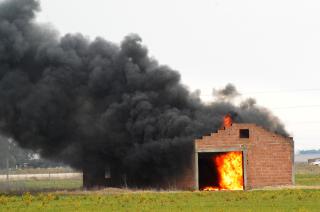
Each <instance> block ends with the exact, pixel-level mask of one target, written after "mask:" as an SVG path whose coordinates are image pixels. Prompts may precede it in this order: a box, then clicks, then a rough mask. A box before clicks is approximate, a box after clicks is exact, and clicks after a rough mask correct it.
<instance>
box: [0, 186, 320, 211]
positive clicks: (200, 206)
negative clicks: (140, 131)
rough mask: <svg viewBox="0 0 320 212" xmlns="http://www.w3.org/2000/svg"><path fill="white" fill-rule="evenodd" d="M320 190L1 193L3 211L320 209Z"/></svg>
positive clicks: (0, 200) (0, 209) (0, 203)
mask: <svg viewBox="0 0 320 212" xmlns="http://www.w3.org/2000/svg"><path fill="white" fill-rule="evenodd" d="M319 199H320V190H276V191H249V192H243V191H233V192H230V191H222V192H133V193H132V192H131V193H122V194H103V193H89V194H82V195H79V194H55V193H46V194H37V195H31V194H30V193H26V194H24V195H22V196H0V211H6V210H10V211H254V212H255V211H319V210H320V201H319Z"/></svg>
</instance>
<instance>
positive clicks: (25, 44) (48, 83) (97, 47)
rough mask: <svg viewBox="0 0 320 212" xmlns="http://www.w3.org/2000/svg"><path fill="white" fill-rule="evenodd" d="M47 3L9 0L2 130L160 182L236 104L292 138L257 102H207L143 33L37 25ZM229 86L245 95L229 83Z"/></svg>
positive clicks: (0, 83) (248, 118)
mask: <svg viewBox="0 0 320 212" xmlns="http://www.w3.org/2000/svg"><path fill="white" fill-rule="evenodd" d="M38 9H39V5H38V3H37V1H35V0H6V1H2V2H1V4H0V129H1V132H2V133H3V134H5V135H6V136H10V137H13V138H14V139H15V140H16V141H17V142H18V143H19V145H21V146H22V147H24V148H29V149H33V150H37V151H39V152H40V153H41V155H42V156H43V157H45V158H48V159H52V160H56V161H63V162H64V163H66V164H69V165H71V166H73V167H74V168H77V169H82V170H84V171H88V170H89V171H88V172H90V170H93V169H96V170H99V169H101V170H103V174H104V170H109V171H110V173H111V176H112V177H113V179H117V180H118V181H119V182H118V183H119V184H121V183H123V182H124V181H125V183H127V184H128V185H130V186H150V185H152V186H153V185H156V184H161V183H165V182H166V181H167V179H169V178H171V177H174V176H176V175H178V174H179V173H180V171H181V170H182V169H183V168H185V166H186V165H188V161H189V160H190V154H191V152H192V144H193V140H194V138H196V137H200V136H201V135H204V134H207V133H210V132H213V131H215V130H217V129H218V128H219V127H220V126H221V120H222V116H224V115H225V114H226V113H228V112H230V111H233V112H234V113H236V114H237V117H236V121H238V122H254V123H257V124H259V125H261V126H263V127H265V128H267V129H269V130H272V131H275V132H278V133H280V134H282V135H287V133H286V131H285V130H284V127H283V125H282V124H281V123H280V122H279V120H278V119H277V118H276V117H274V116H273V115H272V114H271V113H270V112H269V111H268V110H266V109H262V108H259V107H257V106H255V104H252V102H251V103H250V102H246V103H243V105H241V106H240V107H237V106H235V105H232V104H230V103H228V102H225V101H217V102H214V103H212V104H210V105H206V104H203V103H202V102H201V100H200V98H199V95H197V94H196V93H189V92H188V90H187V89H186V88H185V86H184V85H182V84H181V83H180V74H179V73H178V72H177V71H175V70H172V69H171V68H170V67H168V66H164V65H159V64H158V62H157V61H156V60H154V59H152V58H150V57H149V56H148V49H147V48H146V47H145V46H144V45H143V44H142V41H141V38H140V37H139V36H138V35H128V36H127V37H125V38H124V40H123V41H122V43H121V45H116V44H114V43H111V42H109V41H106V40H104V39H103V38H96V39H95V40H93V41H91V40H88V39H87V38H86V37H85V36H83V35H81V34H67V35H65V36H63V37H59V36H57V33H56V32H55V30H53V29H50V28H48V27H46V26H42V25H39V24H37V23H35V22H34V18H35V13H36V12H37V11H38ZM219 93H221V94H223V95H225V96H228V95H234V94H235V93H237V92H236V89H235V88H234V87H233V86H231V85H229V86H227V88H226V90H225V91H223V92H219ZM93 175H94V174H93ZM93 184H94V183H93Z"/></svg>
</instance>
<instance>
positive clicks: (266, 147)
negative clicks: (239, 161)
mask: <svg viewBox="0 0 320 212" xmlns="http://www.w3.org/2000/svg"><path fill="white" fill-rule="evenodd" d="M240 129H249V133H250V135H249V138H240V137H239V130H240ZM229 150H230V151H243V154H244V159H245V161H244V169H245V170H244V174H245V189H252V188H259V187H264V186H278V185H292V184H294V177H293V161H294V144H293V140H292V138H288V137H283V136H280V135H277V134H274V133H271V132H269V131H267V130H265V129H263V128H262V127H259V126H257V125H255V124H237V123H235V124H233V125H232V126H231V127H229V128H227V129H225V130H219V131H218V132H217V133H212V134H211V135H210V136H204V137H203V138H202V139H198V140H196V141H195V155H193V156H192V157H193V158H195V159H194V162H193V163H192V164H191V167H190V169H188V170H186V172H185V173H184V174H183V177H182V178H181V179H180V180H179V183H178V184H177V187H178V188H181V189H190V188H197V180H198V178H197V164H196V157H195V156H196V155H197V154H198V152H211V151H212V152H219V151H221V152H222V151H229Z"/></svg>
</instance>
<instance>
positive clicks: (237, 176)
mask: <svg viewBox="0 0 320 212" xmlns="http://www.w3.org/2000/svg"><path fill="white" fill-rule="evenodd" d="M212 162H213V163H214V164H215V167H216V169H217V175H218V177H217V179H218V183H217V184H218V186H206V187H204V188H203V190H204V191H216V190H243V168H242V152H227V153H224V154H220V155H217V156H215V157H212Z"/></svg>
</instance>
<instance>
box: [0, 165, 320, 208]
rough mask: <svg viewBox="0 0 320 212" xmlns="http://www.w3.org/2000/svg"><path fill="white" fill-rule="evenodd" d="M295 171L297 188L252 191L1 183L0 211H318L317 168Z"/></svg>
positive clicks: (319, 182) (69, 181) (301, 167)
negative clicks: (156, 189)
mask: <svg viewBox="0 0 320 212" xmlns="http://www.w3.org/2000/svg"><path fill="white" fill-rule="evenodd" d="M295 167H296V171H295V172H296V186H293V187H278V188H266V189H265V190H254V191H219V192H203V191H202V192H199V191H197V192H184V191H141V190H126V189H113V188H108V189H104V190H99V191H90V192H89V191H83V190H81V186H82V181H81V178H72V179H42V180H39V179H29V180H13V181H9V182H6V181H2V182H0V211H75V210H77V211H320V167H318V166H309V165H307V164H296V166H295ZM30 172H31V173H34V171H30ZM36 173H39V174H41V173H47V170H42V171H40V170H37V172H36ZM57 173H60V172H59V171H58V172H57ZM23 174H28V173H26V172H23ZM1 193H2V194H1Z"/></svg>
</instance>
